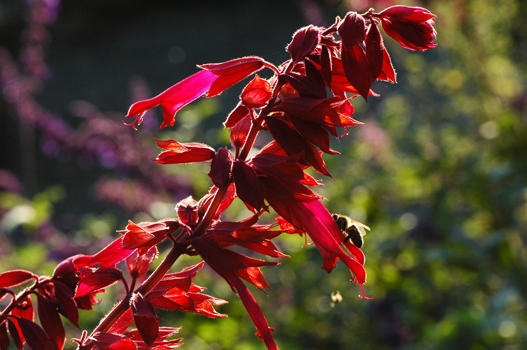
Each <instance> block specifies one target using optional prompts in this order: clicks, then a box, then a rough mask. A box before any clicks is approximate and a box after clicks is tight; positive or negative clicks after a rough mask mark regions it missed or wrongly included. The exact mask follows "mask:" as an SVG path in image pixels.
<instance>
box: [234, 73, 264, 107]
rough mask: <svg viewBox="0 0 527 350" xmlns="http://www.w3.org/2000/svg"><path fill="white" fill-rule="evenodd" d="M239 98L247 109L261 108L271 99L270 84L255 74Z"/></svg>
mask: <svg viewBox="0 0 527 350" xmlns="http://www.w3.org/2000/svg"><path fill="white" fill-rule="evenodd" d="M240 97H241V100H242V102H243V104H244V105H245V106H247V107H250V108H260V107H263V106H265V104H266V103H267V101H269V99H270V98H271V84H269V82H268V81H267V80H265V79H262V78H260V77H259V76H258V74H256V75H255V77H254V79H253V80H251V82H250V83H249V84H247V86H246V87H245V88H244V89H243V91H242V94H241V96H240Z"/></svg>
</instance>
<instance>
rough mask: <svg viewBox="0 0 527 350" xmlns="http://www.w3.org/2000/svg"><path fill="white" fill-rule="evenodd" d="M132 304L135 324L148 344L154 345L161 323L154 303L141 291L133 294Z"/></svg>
mask: <svg viewBox="0 0 527 350" xmlns="http://www.w3.org/2000/svg"><path fill="white" fill-rule="evenodd" d="M130 305H131V307H132V314H133V315H134V321H135V325H136V326H137V330H138V331H139V334H140V335H141V338H143V340H144V342H145V343H147V344H148V345H152V343H153V342H154V340H156V338H157V335H158V332H159V324H158V322H157V316H156V313H155V311H154V308H153V307H152V304H150V303H149V302H148V301H146V300H145V298H144V297H143V296H142V295H141V293H136V294H134V295H132V298H131V299H130Z"/></svg>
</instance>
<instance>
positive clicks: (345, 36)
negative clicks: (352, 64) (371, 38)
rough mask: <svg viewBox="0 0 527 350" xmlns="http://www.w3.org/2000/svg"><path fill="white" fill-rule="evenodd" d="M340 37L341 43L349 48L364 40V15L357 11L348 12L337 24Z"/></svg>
mask: <svg viewBox="0 0 527 350" xmlns="http://www.w3.org/2000/svg"><path fill="white" fill-rule="evenodd" d="M338 32H339V34H340V36H341V38H342V45H343V46H344V47H345V48H346V49H350V48H352V47H353V46H355V45H359V44H361V43H362V42H363V41H364V38H365V36H366V23H365V21H364V17H362V16H361V15H359V14H358V13H357V12H348V13H347V14H346V16H345V17H344V19H343V20H342V21H341V22H340V24H339V26H338Z"/></svg>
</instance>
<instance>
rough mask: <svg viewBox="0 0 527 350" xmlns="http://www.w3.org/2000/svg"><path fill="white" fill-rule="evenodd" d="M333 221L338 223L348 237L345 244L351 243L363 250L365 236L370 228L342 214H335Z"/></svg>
mask: <svg viewBox="0 0 527 350" xmlns="http://www.w3.org/2000/svg"><path fill="white" fill-rule="evenodd" d="M333 219H334V220H335V222H336V223H337V226H338V227H339V229H340V230H341V231H342V233H343V234H344V235H345V236H346V238H344V242H348V241H351V242H352V243H353V244H354V245H356V246H357V247H358V248H361V247H362V245H363V244H364V236H365V235H366V230H368V231H369V230H370V228H369V227H368V226H366V225H364V224H362V223H360V222H358V221H356V220H353V219H352V218H350V217H348V216H346V215H342V214H336V213H335V214H333Z"/></svg>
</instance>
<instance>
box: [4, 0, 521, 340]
mask: <svg viewBox="0 0 527 350" xmlns="http://www.w3.org/2000/svg"><path fill="white" fill-rule="evenodd" d="M392 3H393V2H392V1H389V0H384V1H381V0H379V1H367V0H349V1H339V0H296V1H278V0H275V1H265V2H263V1H222V2H219V1H194V2H190V1H172V2H169V1H166V2H165V1H148V2H147V1H144V2H130V1H125V0H114V1H104V0H92V1H89V2H86V1H84V2H76V1H63V2H61V1H60V0H28V1H22V0H18V1H16V0H1V1H0V88H1V95H0V148H1V150H2V151H1V153H0V157H1V158H0V159H1V162H0V242H1V243H0V271H5V270H8V269H13V268H23V269H29V270H32V271H35V272H37V273H40V274H50V273H51V272H52V271H53V268H54V266H55V265H56V263H57V262H58V261H60V260H61V259H63V258H65V257H67V256H70V255H72V254H76V253H92V252H95V251H96V250H97V249H100V248H101V247H103V246H104V245H105V244H107V243H108V242H109V241H111V240H112V239H114V238H115V237H117V235H118V234H117V233H115V231H116V230H118V229H122V228H124V227H125V225H126V223H127V220H128V219H132V220H134V221H136V222H137V221H147V220H157V219H160V218H163V217H167V216H169V217H170V216H175V213H174V211H173V207H174V204H175V202H177V201H178V200H180V199H182V198H184V197H186V196H188V195H189V194H192V195H194V196H195V198H199V197H200V196H201V195H203V194H204V193H205V192H206V191H207V189H208V187H209V186H210V181H209V179H208V177H207V176H206V173H207V172H208V169H206V166H203V165H192V166H190V165H188V166H176V165H174V166H165V167H162V166H160V165H159V164H157V163H155V162H154V161H153V159H154V157H155V155H156V154H157V153H158V150H157V149H156V147H155V145H154V141H153V138H154V137H161V138H164V139H167V138H172V139H176V140H178V141H190V140H193V141H199V142H205V143H207V144H210V145H213V146H221V145H226V144H228V140H229V138H228V137H229V136H228V134H227V133H226V132H225V130H222V129H221V123H222V122H223V121H224V119H225V117H226V115H227V113H228V112H229V111H230V110H231V109H232V108H233V107H234V106H235V104H236V103H237V100H236V99H237V95H238V94H239V93H240V89H241V86H236V87H234V88H233V89H231V90H229V91H227V92H225V93H224V94H222V95H221V96H219V97H217V98H214V99H201V100H199V101H198V102H196V103H194V104H192V105H190V106H189V107H186V108H185V109H183V110H182V111H181V112H180V113H179V114H178V118H177V122H176V127H174V128H170V129H165V130H163V131H162V132H160V131H159V129H158V126H159V124H160V118H161V115H160V111H158V110H156V111H154V112H149V115H147V116H146V117H145V122H144V124H143V126H142V127H140V129H139V131H138V132H135V131H133V130H132V128H129V127H125V126H124V125H123V118H122V116H123V115H124V114H125V113H126V111H127V109H128V107H129V105H130V104H131V103H132V102H134V101H137V100H138V99H144V98H147V97H151V96H153V95H155V94H157V93H159V92H161V91H163V90H165V89H166V88H167V87H169V86H171V85H172V84H174V83H175V82H177V81H179V80H181V79H182V78H184V77H186V76H188V75H190V74H192V73H193V72H195V71H196V67H195V65H196V64H200V63H208V62H221V61H224V60H228V59H231V58H236V57H240V56H244V55H259V56H262V57H264V58H265V59H266V60H268V61H270V62H273V63H274V64H280V63H281V62H282V61H283V60H285V59H286V58H287V56H286V52H285V51H284V47H285V45H286V44H287V43H288V42H289V41H290V38H291V34H292V33H293V32H294V31H295V30H296V29H297V28H299V27H301V26H304V25H307V24H309V23H313V24H316V25H324V26H327V25H329V24H331V23H332V21H333V19H334V17H335V16H336V15H340V16H341V17H342V16H344V14H345V13H346V12H347V11H349V10H356V11H364V10H366V9H367V8H369V7H374V8H375V9H377V10H382V9H383V8H384V7H387V6H390V5H391V4H392ZM398 4H405V5H412V6H424V7H427V8H429V9H430V10H431V11H432V12H433V13H435V14H437V16H438V17H437V20H436V29H437V31H438V40H437V41H438V43H439V46H438V47H437V48H435V49H433V50H431V51H429V52H425V53H416V52H409V51H406V50H404V49H402V48H401V47H399V46H398V44H397V43H396V42H394V41H392V40H391V39H389V38H387V37H386V38H385V42H386V45H387V46H388V49H389V51H390V53H391V55H392V61H393V63H394V66H395V68H396V69H397V72H398V80H399V84H398V85H389V84H379V85H376V86H374V89H375V90H376V91H377V92H379V93H380V94H381V95H382V96H381V97H380V98H377V99H373V98H372V99H371V100H370V101H369V102H368V104H367V105H366V104H365V103H364V102H363V101H362V100H361V99H356V100H355V106H356V110H357V111H356V114H355V117H356V119H358V120H360V121H362V122H365V125H363V126H360V127H357V128H355V129H353V130H352V131H351V133H350V135H349V136H348V137H345V138H343V139H340V140H334V142H333V145H332V146H333V148H335V149H337V150H339V151H340V152H341V153H342V155H341V156H333V157H330V156H326V157H325V160H326V162H327V164H328V168H329V169H330V171H331V172H332V174H333V177H332V178H325V179H323V180H324V183H325V186H324V187H323V188H321V189H319V192H321V193H322V194H323V195H324V196H325V197H327V198H328V201H327V202H326V204H327V206H328V208H330V210H332V211H338V212H342V213H346V214H349V215H350V216H351V217H353V218H355V219H357V220H359V221H362V222H364V223H366V224H367V225H369V226H370V227H371V228H372V230H371V232H370V234H369V235H368V236H367V237H366V242H365V247H364V251H365V253H366V256H367V262H366V270H367V272H368V283H367V284H366V293H367V295H369V296H374V297H375V299H373V300H370V301H365V300H361V299H359V298H358V297H357V295H358V294H359V293H360V290H359V289H358V288H357V287H356V286H354V285H351V284H350V283H349V282H348V279H349V274H348V272H347V270H346V269H345V268H343V267H342V266H339V267H338V268H337V269H336V270H335V271H334V272H333V273H332V274H330V275H328V274H326V273H325V272H324V271H323V270H321V268H320V266H321V257H320V255H319V253H318V252H317V251H316V249H314V247H312V246H310V247H307V248H302V246H303V243H304V242H303V239H301V238H298V237H283V238H279V239H278V243H279V245H280V246H281V247H282V248H283V250H284V251H285V252H287V253H289V254H290V255H291V258H289V259H284V260H283V262H282V265H281V266H279V267H277V268H267V269H265V271H264V272H265V275H266V277H267V278H268V281H269V282H270V284H271V286H272V288H273V289H272V290H271V291H270V292H269V294H268V295H264V294H263V293H260V292H257V291H256V292H255V294H256V297H257V299H258V301H259V302H260V305H261V306H262V309H263V310H264V312H265V314H266V316H267V318H268V319H269V323H270V324H271V326H273V327H275V328H276V330H275V333H274V334H275V337H276V339H277V342H278V344H279V345H280V347H281V349H285V350H287V349H291V350H292V349H317V350H318V349H445V348H450V349H471V350H479V349H507V350H509V349H510V350H512V349H526V348H527V305H526V303H527V282H526V280H527V235H526V233H527V113H526V106H527V94H526V65H527V40H526V35H527V34H526V33H527V21H525V18H527V3H526V2H525V1H522V0H496V1H490V0H486V1H485V0H466V1H463V0H450V1H445V0H437V1H433V0H431V1H421V2H418V1H400V2H398ZM228 215H229V216H230V217H231V218H232V219H237V218H241V217H244V216H245V215H247V212H245V211H244V209H243V208H242V205H240V204H237V205H235V206H234V207H233V208H232V210H230V211H229V213H228ZM268 220H271V218H269V219H268ZM162 254H163V253H162ZM193 262H195V260H193V259H190V258H188V259H185V260H182V261H180V262H178V263H177V266H176V268H183V267H184V266H186V265H187V264H188V263H193ZM195 282H196V283H197V284H199V285H202V286H206V287H207V288H208V292H209V293H210V294H212V295H214V296H217V297H220V298H224V299H227V300H229V301H230V304H228V305H226V306H222V307H219V311H220V312H223V313H228V314H229V318H226V319H220V320H209V319H207V318H205V317H202V316H198V315H192V314H183V313H175V312H172V313H160V316H161V318H162V321H161V323H162V324H165V325H171V326H180V325H181V326H183V329H182V330H181V332H180V335H181V336H183V337H184V338H185V348H187V349H193V350H194V349H198V350H200V349H235V350H250V349H263V348H264V345H263V343H262V342H260V341H258V340H257V338H256V337H255V336H254V332H255V330H254V327H253V326H252V324H251V323H250V319H249V317H248V316H247V314H246V312H245V310H244V309H243V306H242V304H241V302H240V301H239V300H238V299H236V298H235V297H234V295H233V294H232V292H231V291H230V289H229V287H228V285H227V284H226V283H225V282H224V281H222V280H219V279H218V278H217V277H216V276H215V275H214V274H212V273H210V271H207V270H205V271H203V272H202V273H200V274H199V275H198V277H197V278H196V280H195ZM337 292H338V293H339V294H340V295H341V296H342V302H340V303H334V302H333V301H332V299H331V297H330V296H331V293H337ZM119 293H120V292H119V290H117V288H113V289H111V290H110V291H109V292H108V293H107V294H106V295H104V296H102V297H101V298H102V302H101V304H100V305H98V306H97V307H96V309H95V311H92V312H83V313H82V314H81V326H82V327H84V328H87V329H92V328H93V327H94V325H95V324H96V322H97V320H98V319H99V318H100V317H101V315H103V314H104V313H105V312H106V311H107V310H109V308H110V307H111V305H112V304H113V303H114V301H115V298H117V297H118V294H119ZM69 335H70V336H76V335H78V330H76V329H74V328H72V327H71V328H70V330H69ZM67 346H68V347H69V348H73V343H71V342H68V343H67Z"/></svg>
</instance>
